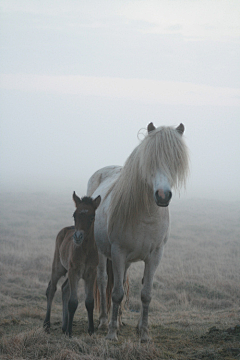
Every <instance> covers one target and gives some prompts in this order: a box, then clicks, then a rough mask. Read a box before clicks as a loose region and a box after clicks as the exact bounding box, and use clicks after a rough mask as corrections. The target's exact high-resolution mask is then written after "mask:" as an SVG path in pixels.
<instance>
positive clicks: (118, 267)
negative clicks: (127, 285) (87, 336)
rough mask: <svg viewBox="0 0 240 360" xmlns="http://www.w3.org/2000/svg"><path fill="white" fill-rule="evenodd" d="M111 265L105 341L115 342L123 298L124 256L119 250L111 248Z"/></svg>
mask: <svg viewBox="0 0 240 360" xmlns="http://www.w3.org/2000/svg"><path fill="white" fill-rule="evenodd" d="M112 265H113V274H114V286H113V292H112V302H113V306H112V317H111V321H110V324H109V328H108V334H107V336H106V339H109V340H117V339H118V338H117V328H118V321H117V320H118V310H119V305H120V304H121V301H122V299H123V296H124V290H123V279H124V272H125V256H124V255H123V254H121V252H120V250H119V249H118V248H116V247H114V248H113V246H112Z"/></svg>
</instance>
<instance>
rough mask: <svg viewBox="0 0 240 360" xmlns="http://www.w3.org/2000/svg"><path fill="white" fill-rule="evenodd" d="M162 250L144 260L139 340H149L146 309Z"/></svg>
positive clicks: (147, 308)
mask: <svg viewBox="0 0 240 360" xmlns="http://www.w3.org/2000/svg"><path fill="white" fill-rule="evenodd" d="M162 252H163V247H162V248H160V249H159V250H158V251H156V252H154V253H152V254H151V255H150V256H149V257H148V259H147V261H145V269H144V276H143V288H142V291H141V301H142V309H141V317H140V319H139V322H138V331H139V334H140V337H141V342H145V341H148V340H149V336H148V310H149V304H150V302H151V292H152V284H153V277H154V274H155V271H156V269H157V266H158V264H159V261H160V259H161V256H162Z"/></svg>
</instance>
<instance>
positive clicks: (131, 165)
mask: <svg viewBox="0 0 240 360" xmlns="http://www.w3.org/2000/svg"><path fill="white" fill-rule="evenodd" d="M188 163H189V159H188V150H187V147H186V145H185V142H184V139H183V137H182V135H181V134H180V133H179V132H178V131H177V130H176V129H175V128H173V127H159V128H156V129H155V130H153V131H150V132H149V133H148V134H147V135H146V136H145V138H144V139H143V140H142V141H141V142H140V144H139V145H138V146H137V147H136V148H135V149H134V150H133V152H132V153H131V154H130V156H129V157H128V159H127V160H126V163H125V165H124V166H123V168H122V171H121V173H120V176H119V178H118V179H117V180H116V182H115V183H114V184H113V185H112V187H111V188H110V189H109V192H108V194H109V193H110V192H112V196H111V203H110V212H109V213H110V217H109V222H108V231H109V232H110V233H111V232H112V230H113V227H114V226H115V225H116V224H118V225H120V227H121V228H122V229H123V228H125V227H126V226H127V224H130V225H132V226H133V225H134V224H135V223H136V221H137V219H138V218H139V214H141V213H142V212H143V211H146V209H150V205H151V204H152V202H153V190H152V188H151V186H150V184H151V178H152V175H153V174H155V173H156V171H157V170H158V169H161V171H162V172H163V173H164V174H165V175H166V176H167V178H168V181H169V184H170V185H171V186H172V187H173V188H176V189H180V187H181V186H184V187H185V184H186V178H187V175H188V169H189V168H188Z"/></svg>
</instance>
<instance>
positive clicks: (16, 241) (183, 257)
mask: <svg viewBox="0 0 240 360" xmlns="http://www.w3.org/2000/svg"><path fill="white" fill-rule="evenodd" d="M71 195H72V194H68V195H65V194H64V195H56V194H55V195H54V194H46V193H33V194H25V193H4V194H3V193H2V194H1V195H0V204H1V205H0V206H1V223H0V226H1V228H0V358H1V359H3V360H5V359H19V360H20V359H52V360H53V359H59V360H68V359H83V360H85V359H92V360H93V359H119V360H123V359H131V360H137V359H138V360H149V359H240V203H239V202H232V203H230V202H220V201H210V200H209V201H203V200H181V199H180V200H173V201H172V204H171V205H170V212H171V222H172V224H171V235H170V238H169V240H168V243H167V245H166V247H165V253H164V255H163V259H162V261H161V263H160V265H159V268H158V270H157V273H156V276H155V279H154V283H153V293H152V302H151V304H150V314H149V331H150V335H151V338H152V340H151V341H150V342H149V343H147V344H141V343H140V342H139V338H138V336H137V333H136V330H135V327H136V325H137V321H138V317H139V309H140V291H141V279H142V273H143V264H142V263H137V264H134V265H132V266H131V268H130V271H129V278H130V299H129V303H128V306H127V307H126V309H125V310H124V312H123V322H124V326H122V327H121V329H120V331H119V340H118V342H109V341H106V340H105V335H106V331H103V330H101V331H100V330H97V331H96V333H95V334H94V335H93V336H92V337H90V336H89V335H88V334H87V313H86V310H85V308H84V294H83V284H82V283H80V284H79V300H80V301H79V307H78V309H77V311H76V314H75V318H74V326H73V337H72V338H71V339H69V338H68V337H66V336H65V335H63V334H62V333H61V292H60V285H61V282H59V287H58V291H57V293H56V296H55V299H54V303H53V308H52V327H51V331H50V334H46V333H45V332H44V331H43V329H42V324H43V320H44V316H45V310H46V298H45V291H46V287H47V283H48V281H49V278H50V272H51V263H52V257H53V251H54V246H55V238H56V235H57V232H58V231H59V230H60V229H61V228H62V227H64V226H66V225H71V224H72V223H73V219H72V214H73V211H74V205H73V202H72V200H71ZM82 195H83V194H82ZM97 318H98V316H97V314H95V327H96V328H97V323H98V320H97Z"/></svg>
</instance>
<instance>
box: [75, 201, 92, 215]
mask: <svg viewBox="0 0 240 360" xmlns="http://www.w3.org/2000/svg"><path fill="white" fill-rule="evenodd" d="M77 212H78V214H86V215H88V214H91V213H93V212H94V208H93V206H91V205H86V204H80V205H79V206H78V208H77Z"/></svg>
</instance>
